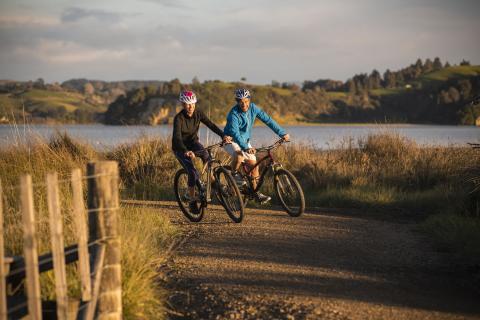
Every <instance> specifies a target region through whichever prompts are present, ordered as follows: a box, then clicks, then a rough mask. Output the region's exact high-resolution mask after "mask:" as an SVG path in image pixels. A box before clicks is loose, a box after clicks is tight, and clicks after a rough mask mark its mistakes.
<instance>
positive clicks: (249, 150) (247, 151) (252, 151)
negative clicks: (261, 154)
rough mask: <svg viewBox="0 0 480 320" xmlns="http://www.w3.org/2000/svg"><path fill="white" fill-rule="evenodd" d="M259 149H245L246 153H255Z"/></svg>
mask: <svg viewBox="0 0 480 320" xmlns="http://www.w3.org/2000/svg"><path fill="white" fill-rule="evenodd" d="M256 151H257V150H255V148H250V149H247V150H245V152H246V153H249V154H255V152H256Z"/></svg>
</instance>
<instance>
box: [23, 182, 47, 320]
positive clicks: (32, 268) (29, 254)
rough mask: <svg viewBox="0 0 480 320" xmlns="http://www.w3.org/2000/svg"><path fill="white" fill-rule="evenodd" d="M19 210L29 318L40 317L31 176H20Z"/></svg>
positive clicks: (35, 318) (34, 319)
mask: <svg viewBox="0 0 480 320" xmlns="http://www.w3.org/2000/svg"><path fill="white" fill-rule="evenodd" d="M20 190H21V210H22V216H23V251H24V257H25V268H26V284H27V299H28V313H29V316H30V319H33V320H37V319H42V304H41V300H40V275H39V271H38V253H37V236H36V233H35V212H34V208H33V187H32V177H31V176H30V175H24V176H22V177H21V178H20Z"/></svg>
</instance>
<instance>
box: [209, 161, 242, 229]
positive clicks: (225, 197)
mask: <svg viewBox="0 0 480 320" xmlns="http://www.w3.org/2000/svg"><path fill="white" fill-rule="evenodd" d="M222 176H223V177H224V180H222ZM215 178H216V180H217V188H220V189H219V190H218V194H219V195H220V198H221V201H220V202H221V204H222V206H223V207H224V208H225V211H227V214H228V216H229V217H230V219H232V220H233V222H236V223H240V222H242V220H243V216H244V210H245V208H244V205H243V200H242V194H241V193H240V190H239V189H238V186H237V184H236V183H235V180H234V179H233V177H232V174H231V173H230V171H229V170H227V169H225V168H223V167H219V168H218V169H216V171H215Z"/></svg>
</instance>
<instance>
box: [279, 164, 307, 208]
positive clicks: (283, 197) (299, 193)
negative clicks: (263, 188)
mask: <svg viewBox="0 0 480 320" xmlns="http://www.w3.org/2000/svg"><path fill="white" fill-rule="evenodd" d="M273 184H274V187H275V192H276V194H277V197H278V199H279V200H280V203H281V205H282V207H283V209H285V211H286V212H287V213H288V214H289V215H290V216H292V217H298V216H300V215H301V214H302V213H303V212H304V211H305V196H304V195H303V190H302V187H301V186H300V183H299V182H298V180H297V178H295V176H294V175H293V174H292V173H291V172H290V171H288V170H285V169H279V170H278V171H277V172H275V176H274V180H273Z"/></svg>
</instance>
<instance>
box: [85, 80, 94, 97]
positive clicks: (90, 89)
mask: <svg viewBox="0 0 480 320" xmlns="http://www.w3.org/2000/svg"><path fill="white" fill-rule="evenodd" d="M83 93H84V94H85V95H87V96H91V95H93V94H94V93H95V88H94V87H93V85H92V84H91V83H90V82H87V83H85V84H84V85H83Z"/></svg>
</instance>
